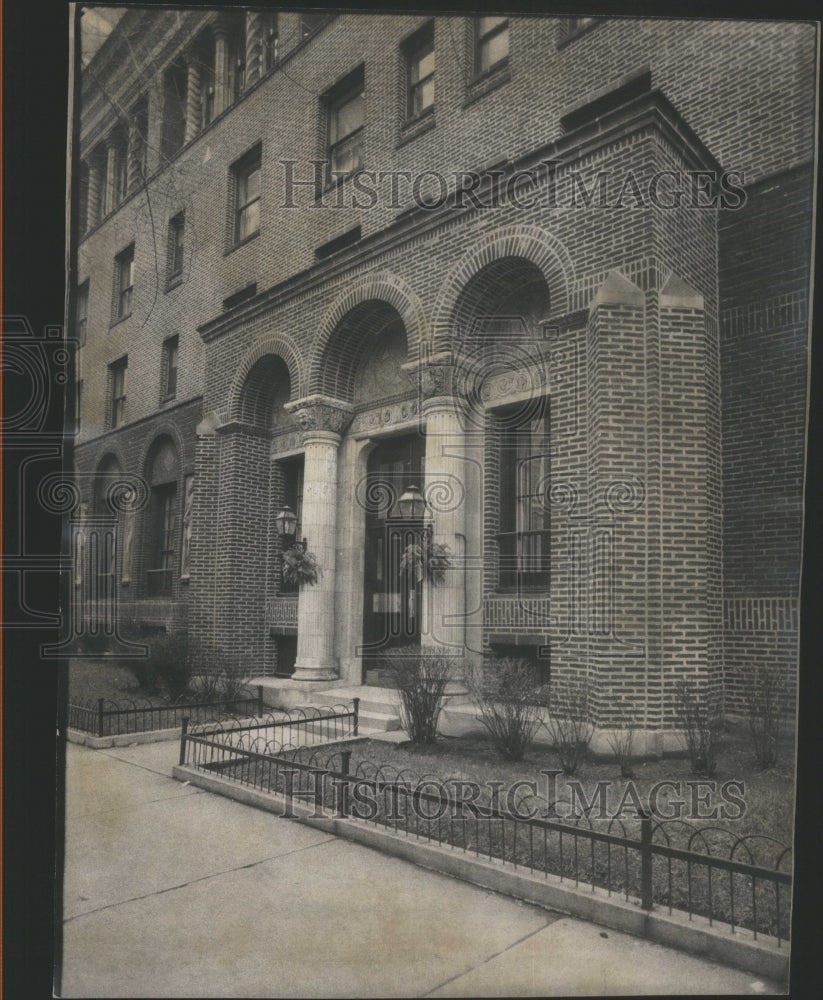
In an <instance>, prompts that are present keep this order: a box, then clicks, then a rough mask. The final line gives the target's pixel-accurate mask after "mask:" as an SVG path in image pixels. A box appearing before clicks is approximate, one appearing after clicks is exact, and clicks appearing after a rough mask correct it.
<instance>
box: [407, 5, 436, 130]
mask: <svg viewBox="0 0 823 1000" xmlns="http://www.w3.org/2000/svg"><path fill="white" fill-rule="evenodd" d="M403 48H404V55H405V60H406V117H407V118H414V117H416V116H417V115H420V114H422V113H423V112H424V111H427V110H428V109H429V108H431V107H434V22H433V21H429V22H428V23H427V24H424V25H423V27H422V28H421V29H420V30H419V31H416V32H415V33H414V34H413V35H412V37H411V38H410V39H409V40H408V41H407V42H406V43H405V45H404V47H403Z"/></svg>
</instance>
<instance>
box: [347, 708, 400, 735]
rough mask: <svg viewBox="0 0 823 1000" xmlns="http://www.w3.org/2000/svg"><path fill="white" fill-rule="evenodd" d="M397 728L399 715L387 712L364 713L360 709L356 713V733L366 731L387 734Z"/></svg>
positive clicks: (398, 726)
mask: <svg viewBox="0 0 823 1000" xmlns="http://www.w3.org/2000/svg"><path fill="white" fill-rule="evenodd" d="M399 728H400V716H399V715H396V714H393V713H389V712H372V711H368V712H364V711H363V710H362V709H361V710H360V712H359V713H358V729H357V731H358V733H364V732H365V730H366V729H372V730H377V731H379V732H384V733H388V732H391V731H392V730H395V729H399Z"/></svg>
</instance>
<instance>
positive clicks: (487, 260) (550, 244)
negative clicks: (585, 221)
mask: <svg viewBox="0 0 823 1000" xmlns="http://www.w3.org/2000/svg"><path fill="white" fill-rule="evenodd" d="M506 257H522V258H524V259H525V260H528V261H530V262H531V263H532V264H534V265H535V266H536V267H537V268H538V269H539V270H540V271H541V273H542V274H543V276H544V277H545V279H546V284H547V285H548V288H549V299H550V302H551V314H552V315H553V316H562V315H563V314H564V313H566V312H568V311H569V308H570V302H571V290H572V287H573V284H574V264H573V262H572V259H571V257H570V255H569V252H568V251H567V250H566V248H565V246H564V245H563V244H562V243H561V242H560V240H558V239H557V238H556V237H555V236H552V235H551V233H548V232H546V230H544V229H540V228H539V227H538V226H509V227H506V228H505V229H501V230H496V231H495V232H493V233H489V234H488V235H487V236H485V237H484V238H483V239H481V240H480V242H479V243H477V244H476V245H475V246H474V248H473V249H472V250H470V251H469V252H468V253H467V254H465V255H464V256H463V257H462V258H461V259H460V260H459V261H458V262H457V263H456V264H455V265H454V267H452V268H451V270H450V271H449V272H448V274H447V275H446V278H445V280H444V281H443V284H442V285H441V286H440V291H439V292H438V295H437V299H436V301H435V305H434V310H433V316H434V323H433V331H432V340H433V350H434V351H435V352H436V351H444V350H449V349H450V348H451V346H452V344H451V341H452V319H453V316H454V311H455V308H456V307H457V303H458V302H459V300H460V296H461V294H462V292H463V290H464V289H465V288H466V286H467V285H468V283H469V281H470V280H471V279H472V278H473V277H474V276H475V275H476V274H478V273H479V272H480V271H481V270H482V269H483V268H484V267H486V266H487V265H489V264H493V263H494V262H495V261H498V260H503V259H505V258H506Z"/></svg>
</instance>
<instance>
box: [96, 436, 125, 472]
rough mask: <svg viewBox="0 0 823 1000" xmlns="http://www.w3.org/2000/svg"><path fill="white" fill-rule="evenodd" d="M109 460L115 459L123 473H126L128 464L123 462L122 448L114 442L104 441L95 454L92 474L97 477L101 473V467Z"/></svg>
mask: <svg viewBox="0 0 823 1000" xmlns="http://www.w3.org/2000/svg"><path fill="white" fill-rule="evenodd" d="M108 458H113V459H115V461H116V462H117V464H118V465H119V466H120V469H121V470H122V471H123V472H125V471H126V463H125V462H124V461H123V453H122V451H121V450H120V448H119V447H118V446H117V445H116V444H114V443H112V442H109V441H104V442H103V444H102V445H101V446H100V447H99V448H98V449H97V451H96V452H95V454H94V462H93V464H92V473H93V474H94V475H97V473H98V472H99V471H100V466H101V465H102V464H103V462H105V461H106V459H108Z"/></svg>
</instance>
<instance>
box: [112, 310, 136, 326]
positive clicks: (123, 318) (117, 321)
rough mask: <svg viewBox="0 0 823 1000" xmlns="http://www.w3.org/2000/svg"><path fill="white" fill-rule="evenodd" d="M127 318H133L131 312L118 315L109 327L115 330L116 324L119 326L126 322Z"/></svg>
mask: <svg viewBox="0 0 823 1000" xmlns="http://www.w3.org/2000/svg"><path fill="white" fill-rule="evenodd" d="M127 319H131V313H130V312H128V313H124V314H123V315H122V316H118V317H117V319H114V320H112V322H111V323H110V324H109V329H110V330H113V329H114V328H115V327H116V326H119V325H120V324H121V323H125V321H126V320H127Z"/></svg>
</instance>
